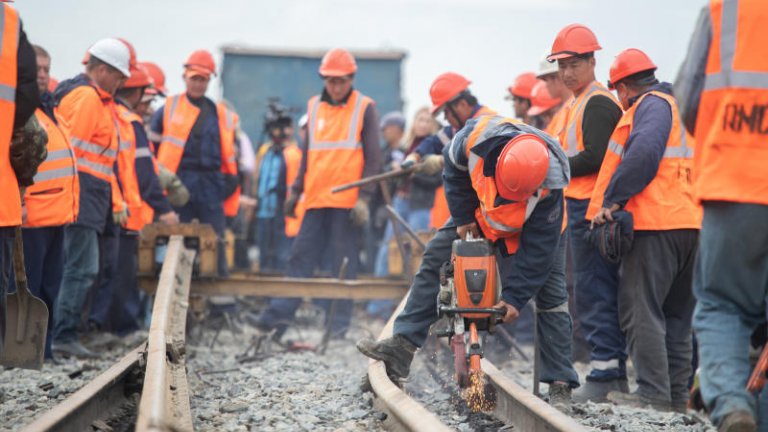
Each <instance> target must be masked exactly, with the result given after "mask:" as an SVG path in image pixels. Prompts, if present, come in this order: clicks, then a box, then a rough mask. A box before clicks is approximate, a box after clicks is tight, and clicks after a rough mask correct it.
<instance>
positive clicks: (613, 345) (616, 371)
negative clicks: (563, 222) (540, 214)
mask: <svg viewBox="0 0 768 432" xmlns="http://www.w3.org/2000/svg"><path fill="white" fill-rule="evenodd" d="M566 205H567V209H568V231H569V235H568V238H569V240H570V244H569V246H570V248H571V257H572V259H573V284H574V287H573V290H574V294H575V297H576V299H575V300H576V302H575V303H576V315H577V316H578V319H579V321H580V322H581V327H582V329H583V331H584V334H585V336H586V338H587V341H588V342H589V344H590V345H591V347H592V356H591V362H590V366H591V369H592V370H591V372H590V373H589V376H587V379H588V380H590V381H607V380H611V379H616V378H624V377H626V375H627V372H626V360H627V353H626V352H625V350H624V335H623V334H622V332H621V329H620V328H619V307H618V287H619V266H618V264H614V263H611V262H608V261H606V260H605V258H603V257H602V256H601V255H600V253H599V252H598V250H597V248H596V247H594V246H592V245H591V244H590V243H589V242H588V241H587V240H586V239H585V238H584V236H585V234H586V233H587V231H588V230H589V222H587V221H586V220H585V215H586V213H587V206H588V205H589V200H577V199H572V198H567V199H566Z"/></svg>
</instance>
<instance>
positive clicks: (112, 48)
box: [88, 38, 131, 78]
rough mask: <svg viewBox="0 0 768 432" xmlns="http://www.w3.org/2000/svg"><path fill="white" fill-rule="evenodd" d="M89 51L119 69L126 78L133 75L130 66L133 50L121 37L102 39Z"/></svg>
mask: <svg viewBox="0 0 768 432" xmlns="http://www.w3.org/2000/svg"><path fill="white" fill-rule="evenodd" d="M88 53H90V54H91V55H92V56H94V57H96V58H97V59H99V60H101V61H103V62H104V63H106V64H108V65H110V66H112V67H113V68H115V69H117V70H119V71H120V73H122V74H123V75H125V77H126V78H129V77H130V76H131V71H130V66H129V65H130V62H131V52H130V51H129V50H128V46H126V45H125V44H124V43H122V42H121V41H120V40H119V39H115V38H106V39H101V40H100V41H98V42H96V43H95V44H93V45H91V47H90V48H88Z"/></svg>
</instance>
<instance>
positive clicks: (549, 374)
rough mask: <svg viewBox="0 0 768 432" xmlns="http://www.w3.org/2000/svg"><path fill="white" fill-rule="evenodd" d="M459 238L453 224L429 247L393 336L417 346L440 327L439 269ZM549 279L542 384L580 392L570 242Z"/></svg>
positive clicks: (541, 328) (539, 301)
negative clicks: (568, 284)
mask: <svg viewBox="0 0 768 432" xmlns="http://www.w3.org/2000/svg"><path fill="white" fill-rule="evenodd" d="M457 238H458V235H457V234H456V226H455V225H454V224H453V221H452V220H449V221H448V222H447V223H446V225H445V226H443V227H442V228H440V230H439V231H438V232H437V234H435V236H434V237H433V238H432V240H430V241H429V243H428V244H427V250H426V251H425V252H424V259H423V260H422V261H421V267H420V268H419V271H418V273H416V276H415V277H414V278H413V283H412V284H411V290H410V293H409V294H408V300H407V302H406V304H405V308H404V309H403V311H402V312H401V313H400V315H398V316H397V318H396V319H395V328H394V332H393V333H394V334H399V335H402V336H404V337H405V338H406V339H408V340H409V341H411V342H412V343H413V344H414V345H416V346H419V347H420V346H422V345H423V344H424V341H425V340H426V339H427V334H428V332H429V327H430V326H431V325H432V324H434V323H435V321H437V319H438V316H437V307H436V304H437V294H438V292H439V291H440V275H439V271H440V266H441V265H442V264H443V263H444V262H447V261H448V260H450V259H451V245H452V244H453V241H454V240H456V239H457ZM558 249H559V250H558V253H557V254H556V255H555V261H554V262H553V263H552V270H551V271H550V275H549V278H548V279H547V282H546V283H545V284H544V286H543V287H541V289H539V291H538V292H537V293H536V294H535V297H534V301H535V302H536V305H537V311H538V313H537V314H536V320H537V321H536V322H537V324H538V332H539V337H540V338H541V340H542V341H544V342H542V344H541V363H542V371H541V381H542V382H545V383H551V382H553V381H563V382H567V383H569V384H570V385H571V387H578V386H579V378H578V375H577V374H576V371H575V370H574V369H573V365H572V363H571V333H572V331H573V324H572V322H571V315H570V314H569V313H568V293H567V292H566V290H565V241H564V240H562V239H561V241H560V244H559V245H558ZM507 260H508V257H503V256H501V254H497V262H498V264H499V270H500V272H501V279H502V286H503V285H504V280H505V279H507V278H509V277H510V271H509V267H508V266H506V265H505V262H506V261H507Z"/></svg>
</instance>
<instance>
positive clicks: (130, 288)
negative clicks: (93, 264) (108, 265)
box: [107, 230, 142, 336]
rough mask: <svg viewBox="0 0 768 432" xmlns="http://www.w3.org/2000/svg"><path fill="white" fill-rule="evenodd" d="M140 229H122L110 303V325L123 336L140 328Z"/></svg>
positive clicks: (111, 328) (113, 331)
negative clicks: (137, 276) (138, 272)
mask: <svg viewBox="0 0 768 432" xmlns="http://www.w3.org/2000/svg"><path fill="white" fill-rule="evenodd" d="M138 252H139V233H137V232H136V231H127V230H121V232H120V247H119V249H118V254H117V260H118V262H119V263H120V265H119V266H118V267H117V272H116V275H115V276H116V277H115V282H114V288H113V291H112V303H111V304H110V306H109V318H108V320H107V322H108V327H109V328H110V330H111V331H112V333H115V334H117V335H120V336H124V335H127V334H129V333H132V332H134V331H136V330H138V329H139V328H140V325H139V314H140V313H141V307H142V304H141V297H140V295H139V281H138V279H137V278H136V273H137V271H138V268H139V262H138Z"/></svg>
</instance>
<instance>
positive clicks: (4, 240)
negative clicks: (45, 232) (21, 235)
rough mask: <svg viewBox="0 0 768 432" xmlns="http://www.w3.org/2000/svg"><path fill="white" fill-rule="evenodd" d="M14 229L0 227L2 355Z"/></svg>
mask: <svg viewBox="0 0 768 432" xmlns="http://www.w3.org/2000/svg"><path fill="white" fill-rule="evenodd" d="M14 230H15V228H14V227H0V353H2V352H3V339H4V338H5V294H6V293H7V292H8V282H9V281H10V276H11V270H12V269H13V239H14V238H15V234H14Z"/></svg>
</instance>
